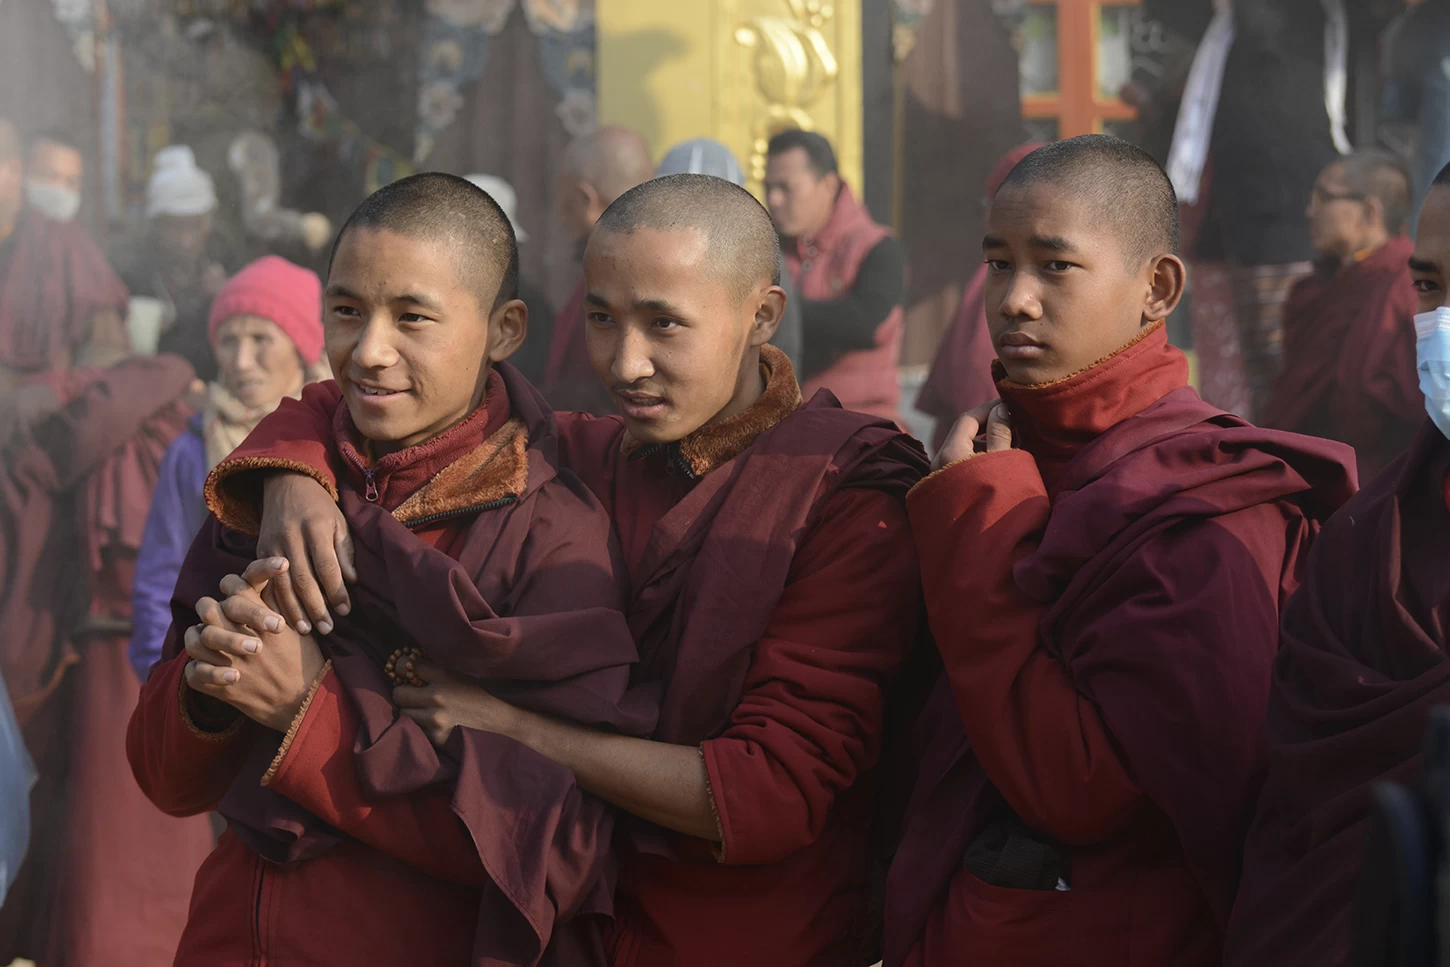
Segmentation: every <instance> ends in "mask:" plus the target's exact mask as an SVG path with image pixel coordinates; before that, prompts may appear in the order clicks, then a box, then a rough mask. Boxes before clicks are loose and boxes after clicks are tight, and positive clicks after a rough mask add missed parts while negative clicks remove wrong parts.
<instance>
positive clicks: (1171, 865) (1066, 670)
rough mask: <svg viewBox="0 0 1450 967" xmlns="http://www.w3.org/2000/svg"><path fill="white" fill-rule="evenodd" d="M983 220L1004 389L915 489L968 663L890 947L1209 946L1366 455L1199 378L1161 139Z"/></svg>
mask: <svg viewBox="0 0 1450 967" xmlns="http://www.w3.org/2000/svg"><path fill="white" fill-rule="evenodd" d="M983 245H984V248H985V251H986V256H987V259H988V263H987V264H988V268H989V273H990V274H989V275H988V279H987V305H988V307H989V312H988V322H989V324H990V326H991V330H992V340H993V343H994V345H995V346H996V347H997V354H998V358H999V360H1000V366H999V369H998V371H997V373H998V381H997V385H998V388H999V390H1000V391H1001V393H1002V402H1001V403H998V404H994V405H992V406H991V408H990V416H989V415H988V412H986V411H983V410H979V411H978V412H977V413H975V414H973V415H969V416H967V417H964V418H963V419H962V421H961V422H960V423H959V425H958V426H957V427H956V428H955V429H954V430H953V431H952V434H951V436H950V437H949V438H948V440H947V444H946V446H945V447H944V448H943V450H942V452H941V454H940V455H939V456H938V465H939V466H940V467H941V469H940V470H938V471H937V472H936V473H934V474H932V475H931V476H930V477H928V478H927V479H926V480H925V481H923V482H922V483H921V484H920V485H919V486H918V487H916V488H915V489H914V490H913V491H912V493H911V496H910V497H909V498H908V504H907V506H908V510H909V512H910V515H911V524H912V531H913V533H914V535H915V537H916V541H917V546H918V550H919V554H920V558H921V566H922V585H923V588H924V590H925V592H926V601H927V610H928V615H929V617H930V621H931V628H932V632H933V634H934V635H935V638H936V641H937V645H938V648H939V650H940V652H941V656H942V660H943V663H944V665H945V669H946V674H945V676H944V678H943V680H942V682H941V683H940V685H939V687H938V690H937V692H936V694H935V695H934V696H933V699H932V700H931V702H930V704H929V705H928V708H927V710H926V713H925V715H924V718H923V721H922V723H921V726H920V730H921V731H920V734H921V736H922V738H923V740H924V741H925V752H924V756H923V759H922V762H921V764H920V772H919V780H918V784H917V787H916V790H915V794H914V797H913V802H912V804H911V807H910V809H909V811H908V814H907V818H906V828H905V832H904V838H903V841H902V843H901V846H900V849H899V850H898V852H897V855H896V859H895V863H894V865H893V867H892V869H891V873H890V876H889V878H888V882H887V890H888V892H887V923H886V930H887V935H886V962H887V964H888V965H901V964H911V965H921V967H926V965H937V964H1008V963H1010V964H1022V965H1056V964H1067V963H1071V964H1089V965H1096V964H1102V965H1123V964H1133V963H1143V964H1174V965H1179V967H1182V965H1202V967H1209V965H1216V964H1218V963H1219V960H1220V957H1221V950H1222V938H1223V932H1224V929H1225V927H1226V926H1227V921H1228V915H1229V908H1230V906H1231V904H1232V902H1233V896H1234V889H1235V886H1236V883H1237V879H1238V863H1237V858H1238V855H1239V851H1240V849H1241V846H1242V842H1243V835H1244V831H1245V830H1246V828H1247V825H1248V820H1249V817H1250V815H1251V812H1252V808H1253V795H1254V792H1255V789H1256V783H1257V779H1258V776H1259V773H1260V770H1261V768H1262V765H1263V740H1262V730H1263V713H1264V705H1265V702H1266V700H1267V692H1268V676H1269V666H1270V663H1271V662H1272V660H1273V655H1274V651H1275V645H1276V642H1277V627H1278V615H1279V607H1280V604H1281V603H1282V602H1283V601H1284V600H1285V599H1286V598H1287V596H1288V594H1289V592H1290V591H1292V589H1293V588H1294V586H1295V584H1296V583H1297V580H1298V575H1299V571H1300V568H1301V566H1302V558H1303V553H1304V551H1305V550H1306V549H1307V544H1308V541H1309V540H1310V538H1311V537H1312V536H1313V534H1314V533H1315V532H1316V530H1317V529H1318V522H1319V521H1320V520H1322V519H1323V518H1325V517H1327V516H1328V515H1329V513H1330V512H1331V511H1332V510H1333V509H1334V508H1335V507H1337V506H1338V505H1339V504H1340V503H1342V502H1343V501H1344V500H1346V499H1347V498H1348V497H1349V495H1350V494H1351V493H1352V492H1353V489H1354V471H1353V469H1352V467H1349V466H1346V461H1348V460H1349V459H1351V454H1350V453H1349V451H1348V449H1347V448H1345V447H1343V446H1341V445H1339V444H1332V443H1327V442H1320V441H1315V440H1311V439H1308V438H1303V437H1297V436H1294V435H1290V434H1282V433H1276V432H1274V431H1266V430H1259V429H1257V428H1255V427H1252V426H1249V425H1248V424H1246V423H1244V422H1243V421H1242V420H1240V419H1238V418H1236V417H1233V416H1230V415H1228V414H1226V413H1223V412H1222V411H1219V410H1217V409H1215V408H1213V407H1211V406H1208V405H1207V404H1205V403H1203V402H1202V401H1201V400H1199V398H1198V396H1197V394H1195V393H1194V392H1193V391H1192V390H1191V389H1190V388H1188V386H1187V380H1188V363H1187V360H1186V359H1185V358H1184V356H1183V354H1182V353H1180V352H1179V351H1178V350H1176V349H1174V348H1172V347H1171V346H1169V345H1168V342H1167V334H1166V331H1165V325H1164V320H1165V319H1166V318H1167V317H1168V315H1169V314H1170V313H1171V312H1172V311H1173V308H1174V307H1175V306H1176V305H1177V303H1178V301H1179V299H1180V297H1181V296H1182V293H1183V286H1184V268H1183V263H1182V262H1181V261H1180V260H1179V258H1178V257H1177V255H1176V254H1174V253H1175V250H1176V248H1177V245H1178V208H1177V200H1176V199H1175V197H1174V193H1173V189H1172V186H1171V184H1170V183H1169V181H1168V178H1167V176H1166V175H1165V174H1164V173H1163V170H1162V169H1161V168H1159V167H1158V165H1157V163H1156V162H1154V161H1153V160H1152V158H1151V157H1150V156H1149V155H1147V154H1146V153H1145V152H1143V151H1142V150H1141V149H1139V148H1137V147H1134V146H1132V145H1130V144H1128V143H1127V142H1125V141H1120V140H1118V139H1115V138H1109V137H1105V136H1102V135H1093V136H1087V137H1082V138H1074V139H1071V140H1068V141H1063V142H1058V143H1056V144H1053V145H1049V146H1047V147H1044V148H1042V149H1040V150H1038V151H1037V152H1035V153H1033V154H1032V155H1030V156H1029V157H1028V158H1027V159H1025V160H1024V161H1023V162H1022V163H1021V164H1019V165H1018V166H1017V167H1016V169H1014V171H1013V172H1012V174H1011V175H1010V176H1008V178H1007V181H1006V182H1005V183H1004V185H1003V187H1002V188H1001V190H1000V191H999V192H998V193H997V196H996V198H995V200H994V201H993V203H992V208H991V212H990V214H989V216H988V220H987V236H986V238H985V240H984V242H983ZM983 427H985V430H986V435H985V441H984V442H983V443H981V444H977V443H976V442H974V438H975V437H976V436H977V434H978V431H979V429H981V428H983Z"/></svg>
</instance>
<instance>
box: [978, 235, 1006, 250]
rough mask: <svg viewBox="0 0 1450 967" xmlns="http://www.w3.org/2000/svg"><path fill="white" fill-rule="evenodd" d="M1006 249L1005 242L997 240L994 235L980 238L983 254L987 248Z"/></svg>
mask: <svg viewBox="0 0 1450 967" xmlns="http://www.w3.org/2000/svg"><path fill="white" fill-rule="evenodd" d="M1006 247H1007V243H1006V242H1005V241H1003V240H1002V239H1000V238H998V237H997V236H995V235H985V236H983V237H982V251H984V252H985V251H986V250H987V249H989V248H1006Z"/></svg>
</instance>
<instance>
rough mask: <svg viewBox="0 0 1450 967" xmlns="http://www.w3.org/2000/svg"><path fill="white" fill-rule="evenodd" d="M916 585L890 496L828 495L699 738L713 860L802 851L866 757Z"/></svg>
mask: <svg viewBox="0 0 1450 967" xmlns="http://www.w3.org/2000/svg"><path fill="white" fill-rule="evenodd" d="M919 586H920V584H919V579H918V575H917V564H916V556H915V554H914V553H913V552H912V543H911V531H910V528H909V526H908V524H907V520H906V513H905V511H904V510H903V509H902V507H901V504H900V502H899V501H898V500H896V499H894V498H892V497H890V496H888V495H886V494H883V493H880V492H878V491H871V490H854V491H845V492H842V493H839V494H837V495H836V496H834V497H832V498H831V499H830V501H829V502H828V503H827V505H826V507H825V508H824V512H823V515H822V517H821V519H820V520H819V521H818V522H817V523H816V525H815V526H814V528H813V529H812V531H811V533H810V535H809V536H808V537H807V538H806V540H805V541H804V542H803V543H802V545H801V547H800V550H799V551H798V552H797V554H796V558H795V561H794V562H793V563H792V565H791V576H790V579H789V581H788V583H787V584H786V588H785V591H784V593H783V594H782V596H781V599H780V602H779V604H777V605H776V608H775V611H774V612H773V614H772V615H771V619H770V624H769V626H768V628H767V630H766V633H765V636H764V637H763V638H762V639H761V640H760V643H759V644H758V645H757V647H756V652H755V659H754V662H753V663H752V665H751V667H750V671H749V673H748V676H747V678H746V683H745V691H744V694H743V697H742V698H741V700H740V704H739V706H738V707H737V708H736V709H735V712H734V714H733V715H732V716H731V724H730V726H729V728H727V729H726V731H725V732H724V733H723V734H722V735H720V736H719V737H718V738H714V739H711V740H709V741H707V742H705V743H704V744H703V746H702V751H703V753H704V757H705V766H706V769H707V770H708V774H709V782H710V791H711V794H712V796H713V797H714V801H715V806H716V810H717V812H718V814H719V819H720V832H721V836H722V850H721V861H722V862H724V863H729V864H732V865H733V864H742V865H743V864H760V863H771V862H774V861H777V860H780V859H783V858H784V857H786V856H789V855H790V854H792V853H794V852H796V851H797V850H799V849H801V848H803V847H805V846H808V845H810V844H811V843H812V842H814V841H815V840H816V838H817V837H818V836H819V835H820V832H821V829H822V827H823V826H824V825H825V822H826V818H827V816H828V815H829V813H830V810H831V807H832V805H833V803H834V802H835V799H836V796H837V794H839V793H840V792H842V791H843V790H845V789H846V788H848V787H849V786H851V785H852V783H854V782H855V781H856V778H857V776H859V775H860V773H861V772H862V771H863V770H865V769H869V768H870V767H871V766H872V765H874V764H875V762H876V758H877V756H878V755H879V753H880V736H881V727H882V716H883V704H884V701H883V693H884V689H885V687H886V684H887V681H888V679H889V677H890V676H891V674H892V672H893V671H894V670H895V669H896V667H897V666H898V665H899V664H900V662H901V660H902V659H903V657H904V656H905V655H906V652H907V649H908V648H909V647H910V644H911V642H912V641H913V640H914V637H915V635H916V631H917V621H918V617H919V614H920V597H919Z"/></svg>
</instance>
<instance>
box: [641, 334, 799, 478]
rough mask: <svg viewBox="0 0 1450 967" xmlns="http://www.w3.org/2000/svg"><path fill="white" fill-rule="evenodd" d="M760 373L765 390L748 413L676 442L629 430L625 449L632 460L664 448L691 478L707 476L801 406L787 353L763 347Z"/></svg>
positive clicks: (722, 421)
mask: <svg viewBox="0 0 1450 967" xmlns="http://www.w3.org/2000/svg"><path fill="white" fill-rule="evenodd" d="M760 373H761V375H762V376H763V377H765V390H764V392H762V393H761V394H760V398H759V399H757V400H756V401H755V402H754V403H752V404H751V405H750V408H749V409H747V410H746V411H745V412H744V413H740V414H738V415H736V416H732V417H730V418H729V419H728V420H721V421H720V422H718V423H707V424H705V425H704V426H702V427H701V428H700V429H698V430H696V431H695V432H694V433H691V434H689V435H688V436H686V437H685V438H684V439H682V440H679V441H676V442H674V443H655V444H644V443H641V442H640V441H639V440H637V439H635V438H634V437H632V436H630V434H629V433H628V432H627V431H626V432H625V434H624V439H623V440H622V441H621V443H620V449H621V451H622V452H623V453H624V455H625V456H626V457H628V458H629V459H631V460H641V459H644V458H645V457H648V456H650V455H652V454H655V453H660V452H661V451H664V452H666V453H667V454H668V456H669V457H670V459H671V460H672V461H674V462H675V464H676V465H678V466H680V467H681V468H682V469H684V470H685V471H686V474H687V476H689V477H690V478H691V479H699V478H700V477H703V476H705V475H706V474H707V473H709V472H710V471H712V470H714V469H715V468H716V467H718V466H720V465H721V464H723V463H726V462H727V461H729V460H732V459H734V458H735V457H736V456H738V455H739V454H740V453H741V451H743V450H744V449H745V448H746V447H748V446H750V444H752V443H754V442H755V438H756V437H758V436H760V434H762V433H764V432H765V431H766V430H769V429H770V428H771V427H773V426H775V425H776V424H777V423H779V422H780V421H781V420H783V419H785V418H786V417H787V416H790V415H791V414H792V413H794V412H795V411H796V409H797V408H799V407H800V405H801V388H800V384H799V383H797V382H796V378H795V370H794V369H793V368H792V367H791V364H790V360H789V359H788V358H786V355H785V353H783V352H781V351H780V350H779V349H776V348H775V347H774V346H770V345H766V346H762V347H760Z"/></svg>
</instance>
